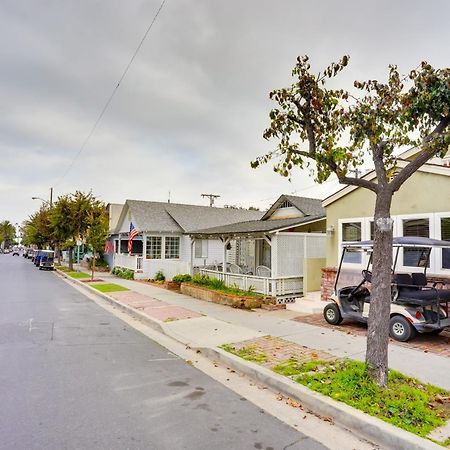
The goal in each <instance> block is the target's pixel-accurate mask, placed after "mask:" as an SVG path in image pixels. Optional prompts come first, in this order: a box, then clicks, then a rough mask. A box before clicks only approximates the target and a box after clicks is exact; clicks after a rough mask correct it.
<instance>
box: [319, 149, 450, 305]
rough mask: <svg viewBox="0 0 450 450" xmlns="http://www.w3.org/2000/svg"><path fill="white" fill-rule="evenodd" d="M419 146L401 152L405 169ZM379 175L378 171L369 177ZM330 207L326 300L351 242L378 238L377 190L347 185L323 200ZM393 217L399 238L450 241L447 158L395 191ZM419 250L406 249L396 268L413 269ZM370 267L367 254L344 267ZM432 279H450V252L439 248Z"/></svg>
mask: <svg viewBox="0 0 450 450" xmlns="http://www.w3.org/2000/svg"><path fill="white" fill-rule="evenodd" d="M417 152H418V151H417V150H410V151H408V152H405V153H403V154H402V155H400V157H399V160H398V166H399V167H404V166H405V165H406V164H407V163H408V160H410V159H413V158H414V157H415V155H416V154H417ZM364 178H366V179H368V180H373V179H375V178H376V177H375V173H374V171H372V172H369V173H367V174H366V175H364ZM322 206H323V207H324V208H325V211H326V229H327V240H326V254H327V260H326V265H327V267H326V268H325V269H323V271H322V286H321V288H322V298H323V299H325V298H326V297H327V296H328V295H329V294H330V291H331V290H332V287H333V283H334V278H335V274H336V267H337V266H338V264H339V259H340V257H341V248H342V244H343V243H345V242H346V241H359V240H368V239H372V238H373V212H374V208H375V194H374V193H373V192H371V191H369V190H367V189H363V188H359V187H355V186H347V187H345V188H343V189H341V190H340V191H338V192H336V193H335V194H333V195H331V196H329V197H328V198H326V199H325V200H324V201H323V202H322ZM391 215H392V218H393V220H394V236H423V237H430V238H435V239H443V240H450V167H449V166H448V165H447V164H446V161H445V160H437V159H436V160H433V161H432V162H430V163H428V164H425V165H424V166H423V167H422V168H421V169H419V171H418V172H416V173H415V174H414V175H413V176H412V177H411V178H410V179H409V180H408V181H406V183H405V184H404V185H403V186H402V187H401V188H400V190H399V191H398V192H396V193H395V195H394V197H393V202H392V208H391ZM416 256H417V251H416V250H414V249H404V250H402V251H401V253H400V257H399V260H398V263H397V270H398V271H400V272H411V267H412V266H413V265H415V257H416ZM366 265H367V256H365V255H363V254H361V253H354V254H351V255H348V257H347V258H346V260H344V262H343V268H344V269H345V270H347V271H348V272H354V273H355V274H356V273H360V271H361V270H362V269H363V268H365V266H366ZM427 274H428V275H429V276H430V277H434V278H439V279H449V280H450V251H449V250H447V249H436V251H434V255H432V259H431V261H430V267H429V268H428V270H427Z"/></svg>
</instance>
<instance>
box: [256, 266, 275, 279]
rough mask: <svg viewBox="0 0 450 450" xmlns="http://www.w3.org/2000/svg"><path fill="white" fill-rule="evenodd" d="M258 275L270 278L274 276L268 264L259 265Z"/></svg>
mask: <svg viewBox="0 0 450 450" xmlns="http://www.w3.org/2000/svg"><path fill="white" fill-rule="evenodd" d="M256 276H258V277H267V278H269V277H271V276H272V271H271V270H270V269H269V268H268V267H266V266H258V267H257V268H256Z"/></svg>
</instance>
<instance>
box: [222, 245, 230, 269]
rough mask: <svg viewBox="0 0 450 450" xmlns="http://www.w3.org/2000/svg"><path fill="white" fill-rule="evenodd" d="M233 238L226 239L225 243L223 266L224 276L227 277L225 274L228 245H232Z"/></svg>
mask: <svg viewBox="0 0 450 450" xmlns="http://www.w3.org/2000/svg"><path fill="white" fill-rule="evenodd" d="M230 241H231V238H230V237H229V238H226V239H225V240H224V241H223V258H222V259H223V264H222V272H223V274H224V277H225V273H226V272H227V245H228V244H229V243H230Z"/></svg>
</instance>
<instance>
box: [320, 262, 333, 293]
mask: <svg viewBox="0 0 450 450" xmlns="http://www.w3.org/2000/svg"><path fill="white" fill-rule="evenodd" d="M336 273H337V268H336V267H324V268H323V269H322V280H321V283H320V298H321V299H322V300H324V301H327V300H328V299H329V298H330V296H331V294H332V293H333V290H334V281H335V280H336Z"/></svg>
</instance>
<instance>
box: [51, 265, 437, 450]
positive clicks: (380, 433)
mask: <svg viewBox="0 0 450 450" xmlns="http://www.w3.org/2000/svg"><path fill="white" fill-rule="evenodd" d="M56 272H57V273H58V274H59V275H61V276H62V277H63V278H64V279H65V280H66V281H68V282H72V283H74V284H77V285H79V286H82V287H83V288H84V289H85V290H87V291H89V292H91V293H93V294H96V295H97V296H99V297H101V298H103V299H104V300H106V301H107V302H108V303H110V304H111V305H112V306H115V307H117V308H118V309H120V310H122V311H123V312H126V313H127V314H129V315H130V316H132V317H134V318H135V319H138V320H141V321H142V322H144V323H145V324H146V325H148V326H149V327H151V328H152V329H154V330H156V331H158V332H160V333H161V334H164V335H166V336H168V337H170V338H171V339H174V340H176V341H177V342H180V343H182V344H186V343H185V342H181V341H180V340H179V339H177V338H175V337H174V336H172V335H171V334H170V333H167V331H166V330H165V329H164V327H163V326H162V324H160V323H159V322H158V321H157V320H156V319H151V318H149V317H148V316H146V315H145V314H142V313H141V312H139V311H138V310H136V309H133V308H131V307H130V306H128V305H126V304H124V303H122V302H121V301H120V300H116V299H115V298H112V297H110V296H108V295H106V294H104V293H103V292H100V291H98V290H97V289H94V288H93V287H91V286H89V285H88V284H85V283H83V282H81V281H80V280H77V279H74V278H71V277H69V276H68V275H67V274H66V273H64V272H62V271H59V270H57V271H56ZM193 349H194V350H199V351H200V352H201V353H202V354H203V355H204V356H206V357H207V358H208V359H210V360H212V361H218V362H221V363H222V364H224V365H225V366H227V367H230V368H232V369H234V370H236V371H239V372H241V373H243V374H245V375H247V376H248V377H249V378H251V379H253V380H255V381H259V382H260V383H262V384H264V385H266V386H268V387H270V388H271V389H273V390H274V391H276V392H279V393H280V394H282V395H283V396H285V397H289V398H291V399H292V400H295V401H297V402H299V403H301V404H302V406H305V407H306V408H308V409H309V410H310V411H311V413H313V414H317V415H319V416H324V417H331V418H332V419H333V421H334V422H335V423H336V424H338V425H339V426H340V427H342V428H346V429H348V430H351V431H355V433H356V434H357V435H359V436H360V437H363V438H365V439H367V440H369V441H371V442H374V443H377V444H379V445H381V446H384V447H386V448H387V449H393V450H394V449H395V450H442V448H443V447H442V446H440V445H438V444H435V443H434V442H432V441H430V440H428V439H424V438H421V437H419V436H416V435H414V434H412V433H409V432H408V431H405V430H402V429H401V428H398V427H395V426H394V425H391V424H389V423H386V422H383V421H382V420H380V419H377V418H376V417H372V416H369V415H368V414H366V413H364V412H362V411H359V410H357V409H356V408H352V407H351V406H348V405H346V404H345V403H341V402H337V401H335V400H333V399H331V398H329V397H326V396H325V395H322V394H320V393H318V392H314V391H312V390H311V389H308V388H307V387H305V386H303V385H301V384H298V383H296V382H295V381H293V380H291V379H290V378H287V377H283V376H282V375H278V374H277V373H275V372H272V371H271V370H269V369H266V368H265V367H262V366H259V365H258V364H255V363H252V362H249V361H246V360H244V359H242V358H239V357H238V356H235V355H233V354H231V353H229V352H226V351H225V350H222V349H220V348H217V347H214V348H213V347H195V348H193Z"/></svg>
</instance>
